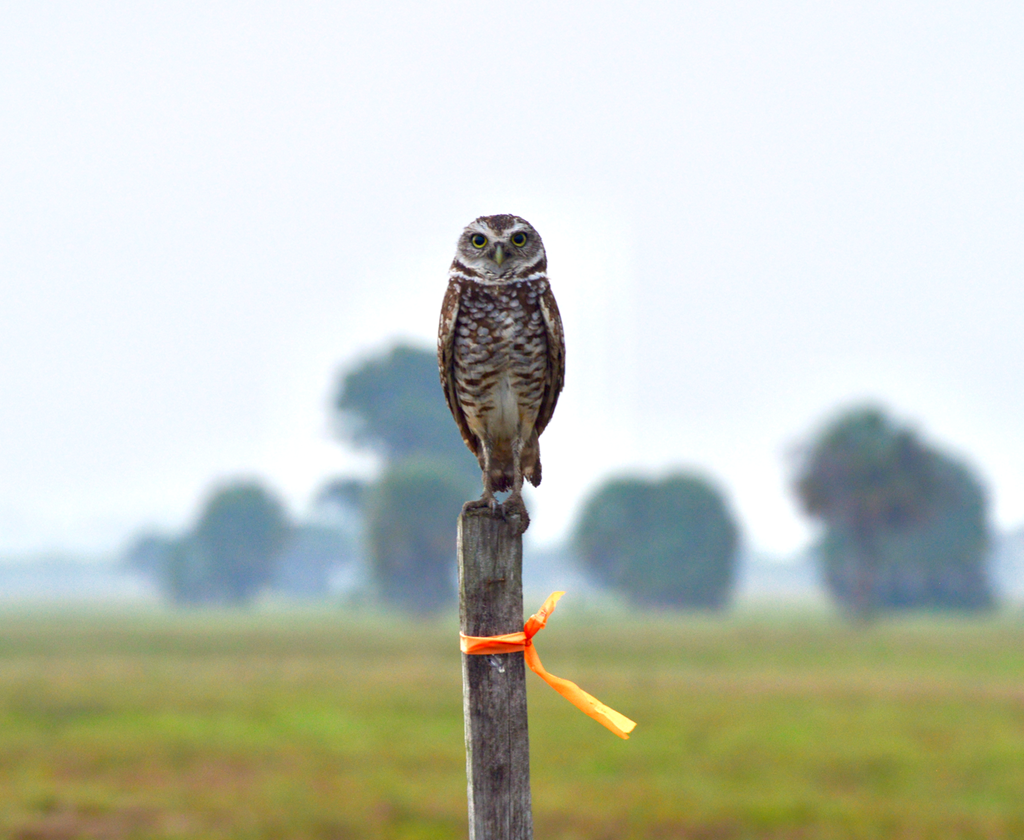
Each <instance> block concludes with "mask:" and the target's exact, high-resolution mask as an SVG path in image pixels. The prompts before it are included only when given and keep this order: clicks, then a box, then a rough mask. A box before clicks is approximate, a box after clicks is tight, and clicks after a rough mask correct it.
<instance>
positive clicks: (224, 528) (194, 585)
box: [167, 482, 291, 604]
mask: <svg viewBox="0 0 1024 840" xmlns="http://www.w3.org/2000/svg"><path fill="white" fill-rule="evenodd" d="M290 528H291V526H290V525H289V522H288V518H287V516H286V514H285V511H284V507H283V506H282V505H281V503H280V502H279V501H278V500H277V499H276V498H274V497H273V496H272V495H271V494H270V493H269V492H268V491H267V490H265V489H264V488H263V487H262V486H260V485H259V484H256V483H254V482H241V483H236V484H230V485H228V486H225V487H222V488H220V489H218V490H216V491H215V492H214V493H213V494H212V495H211V497H210V499H209V501H208V502H207V503H206V505H205V507H204V509H203V512H202V515H201V516H200V518H199V521H198V523H197V524H196V526H195V528H194V529H193V530H192V532H191V533H190V534H189V535H188V536H187V537H185V538H183V539H181V540H179V541H178V542H177V544H176V546H175V550H174V552H173V554H172V556H171V560H170V568H169V569H168V580H167V588H168V589H169V591H170V592H171V594H172V596H173V597H174V598H175V600H177V601H179V602H181V603H201V602H216V603H228V604H241V603H246V602H248V601H250V600H252V598H253V597H254V596H255V595H256V594H257V593H258V592H259V590H260V589H261V588H262V587H263V586H264V585H266V584H267V583H268V582H269V580H270V578H271V575H272V573H273V571H274V564H275V562H276V560H277V558H278V556H279V554H280V552H281V549H282V548H283V547H284V545H285V541H286V539H287V537H288V534H289V532H290Z"/></svg>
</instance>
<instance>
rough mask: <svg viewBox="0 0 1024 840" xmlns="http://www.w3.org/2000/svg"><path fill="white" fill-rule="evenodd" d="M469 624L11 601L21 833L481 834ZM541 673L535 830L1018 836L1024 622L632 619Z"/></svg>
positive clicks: (2, 800) (561, 628) (612, 839)
mask: <svg viewBox="0 0 1024 840" xmlns="http://www.w3.org/2000/svg"><path fill="white" fill-rule="evenodd" d="M456 636H457V627H456V623H455V621H454V619H447V620H435V621H431V622H428V623H426V624H425V625H424V624H422V623H417V622H414V621H411V620H408V619H394V618H392V619H387V618H384V617H381V616H366V615H356V616H352V615H346V614H344V613H342V612H341V611H340V610H339V611H337V612H326V611H325V612H320V613H308V612H305V613H303V612H295V613H253V614H241V615H228V614H202V613H198V614H192V615H189V614H170V613H168V614H157V615H141V614H140V615H131V614H99V613H93V614H88V613H82V614H72V615H63V616H58V615H55V614H52V613H50V614H28V613H7V614H0V836H2V837H10V838H15V840H29V838H33V840H56V838H77V837H83V838H105V840H106V839H108V838H109V839H110V840H115V839H116V840H120V838H150V837H152V838H268V840H269V838H337V839H338V840H348V839H349V838H368V840H374V838H402V840H428V838H438V840H440V839H441V838H458V837H465V836H466V800H465V763H464V753H463V744H462V712H461V689H460V666H459V654H458V648H457V639H456ZM537 644H538V649H539V651H540V653H541V656H542V657H543V659H544V663H545V665H546V666H547V667H548V668H549V669H550V670H551V671H552V672H553V673H555V674H558V675H560V676H565V677H568V678H570V679H573V680H576V681H577V682H579V683H580V684H581V685H582V686H583V687H584V688H586V689H588V690H590V691H591V692H593V693H594V694H596V695H597V696H598V697H599V698H600V699H602V700H604V701H605V702H607V703H608V704H609V705H611V706H613V707H615V708H617V709H619V710H620V711H622V712H623V713H625V714H627V715H629V716H630V717H633V718H634V719H635V720H637V721H638V722H639V726H638V728H637V730H636V731H635V733H634V735H633V737H632V739H631V740H629V741H621V740H619V739H618V738H616V737H614V736H613V735H611V734H610V733H608V732H607V731H605V730H604V729H603V728H601V727H600V726H598V725H597V724H596V723H594V722H593V721H591V720H590V719H589V718H587V717H585V716H584V715H582V714H580V713H579V712H577V711H576V710H575V709H574V708H572V707H571V706H570V705H569V704H568V703H566V702H565V701H564V700H562V699H560V698H559V697H558V696H557V695H555V694H554V692H552V691H550V689H548V688H547V687H545V686H544V685H543V684H542V683H541V682H540V681H539V680H537V679H536V678H535V677H533V676H532V675H529V676H528V680H529V681H530V682H529V690H530V734H531V750H532V777H533V798H534V824H535V834H536V836H537V838H538V840H570V838H571V839H572V840H584V839H586V840H619V839H620V838H654V840H660V839H661V838H700V840H732V839H733V838H736V840H739V839H740V838H773V839H774V838H806V839H807V840H809V839H810V838H907V840H909V839H910V838H914V839H915V840H916V839H917V838H961V837H962V838H979V839H980V838H985V839H986V840H990V839H991V838H1020V837H1024V622H1018V621H1015V620H1011V619H1008V618H1001V619H992V620H988V621H980V622H974V621H962V622H948V623H943V622H940V621H939V620H936V619H923V618H918V619H901V620H894V621H889V622H882V623H879V624H878V625H877V626H874V627H869V628H866V629H859V630H858V629H854V628H850V627H847V626H844V625H842V624H839V623H838V622H834V621H831V620H829V619H827V618H825V617H821V616H818V617H815V616H811V615H807V616H800V615H785V616H782V617H775V618H769V617H758V616H745V617H744V616H741V617H733V618H730V619H725V620H714V619H703V618H699V617H698V618H695V617H689V618H687V617H681V618H658V619H652V620H649V621H637V620H627V621H626V622H625V623H620V622H618V621H616V620H614V619H613V618H610V617H607V616H604V617H600V616H589V617H587V616H583V615H580V614H578V613H577V614H573V611H572V608H571V601H570V600H568V599H567V600H566V601H565V602H563V605H562V606H560V607H559V611H558V613H556V615H555V616H554V617H553V618H552V620H551V622H550V623H549V625H548V628H547V629H546V630H545V631H544V632H543V633H542V634H541V636H539V637H538V640H537Z"/></svg>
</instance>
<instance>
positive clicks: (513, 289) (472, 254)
mask: <svg viewBox="0 0 1024 840" xmlns="http://www.w3.org/2000/svg"><path fill="white" fill-rule="evenodd" d="M437 359H438V368H439V371H440V377H441V387H442V389H443V391H444V396H445V400H446V402H447V404H448V408H449V409H450V410H451V413H452V417H453V418H454V419H455V423H456V425H457V426H458V428H459V432H460V433H461V435H462V439H463V441H464V442H465V443H466V446H467V447H468V448H469V450H470V451H471V452H472V453H473V454H474V455H476V457H477V462H478V463H479V465H480V470H481V476H482V480H483V494H482V495H481V496H480V498H479V499H476V500H474V501H471V502H467V503H466V505H465V507H464V510H473V509H478V508H487V509H490V510H491V511H494V512H501V514H502V515H504V516H505V518H506V519H508V520H509V521H514V522H517V523H519V527H520V530H521V531H525V530H526V528H527V527H528V525H529V521H530V519H529V513H528V512H527V510H526V506H525V504H524V503H523V497H522V488H523V483H524V481H529V482H530V483H531V484H533V485H535V486H536V485H539V484H540V480H541V464H540V444H539V437H540V435H541V433H542V432H543V431H544V429H545V428H547V425H548V423H549V422H550V420H551V417H552V414H553V413H554V410H555V405H556V404H557V402H558V395H559V393H560V392H561V390H562V385H563V382H564V377H565V341H564V337H563V334H562V322H561V317H560V316H559V312H558V305H557V303H556V302H555V298H554V295H553V294H552V292H551V286H550V284H549V282H548V279H547V256H546V254H545V251H544V243H543V242H542V241H541V238H540V234H538V233H537V231H536V230H535V229H534V228H533V226H532V225H531V224H530V223H529V222H527V221H526V220H525V219H522V218H520V217H519V216H512V215H507V214H502V215H497V216H481V217H480V218H478V219H475V220H474V221H473V222H471V223H470V224H468V225H467V226H466V228H465V229H464V230H463V231H462V234H461V236H460V237H459V241H458V244H457V246H456V251H455V258H454V259H453V260H452V265H451V269H450V270H449V277H448V289H447V291H446V293H445V297H444V302H443V304H442V306H441V318H440V322H439V325H438V337H437ZM504 491H510V493H509V496H508V498H507V499H506V500H505V502H504V503H500V502H499V501H498V499H497V498H496V496H495V493H498V492H504Z"/></svg>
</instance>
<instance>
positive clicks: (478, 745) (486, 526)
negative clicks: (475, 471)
mask: <svg viewBox="0 0 1024 840" xmlns="http://www.w3.org/2000/svg"><path fill="white" fill-rule="evenodd" d="M458 534H459V536H458V555H459V617H460V623H461V630H462V633H464V634H465V635H467V636H496V635H500V634H504V633H515V632H517V631H520V630H522V629H523V537H522V533H521V527H520V525H519V524H518V523H517V522H516V521H515V520H514V519H513V520H512V521H511V522H508V521H506V520H505V519H504V517H503V516H502V514H501V512H500V511H498V512H492V511H489V510H486V509H478V510H471V511H468V512H466V513H463V514H462V515H461V516H459V531H458ZM462 710H463V715H464V717H465V725H466V776H467V779H468V790H467V792H468V796H469V837H470V840H529V839H530V838H532V837H533V816H532V814H531V812H530V741H529V734H528V730H527V722H526V667H525V664H524V662H523V654H522V653H500V654H491V655H486V656H476V655H469V654H465V653H464V654H463V655H462Z"/></svg>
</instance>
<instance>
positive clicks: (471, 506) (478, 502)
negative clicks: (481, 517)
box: [462, 496, 501, 515]
mask: <svg viewBox="0 0 1024 840" xmlns="http://www.w3.org/2000/svg"><path fill="white" fill-rule="evenodd" d="M474 510H487V511H490V512H491V514H492V515H493V514H496V513H500V512H501V502H499V501H498V500H497V499H495V498H494V496H489V497H488V496H481V497H480V498H479V499H473V501H471V502H466V503H465V504H464V505H463V506H462V512H463V513H469V512H471V511H474Z"/></svg>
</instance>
